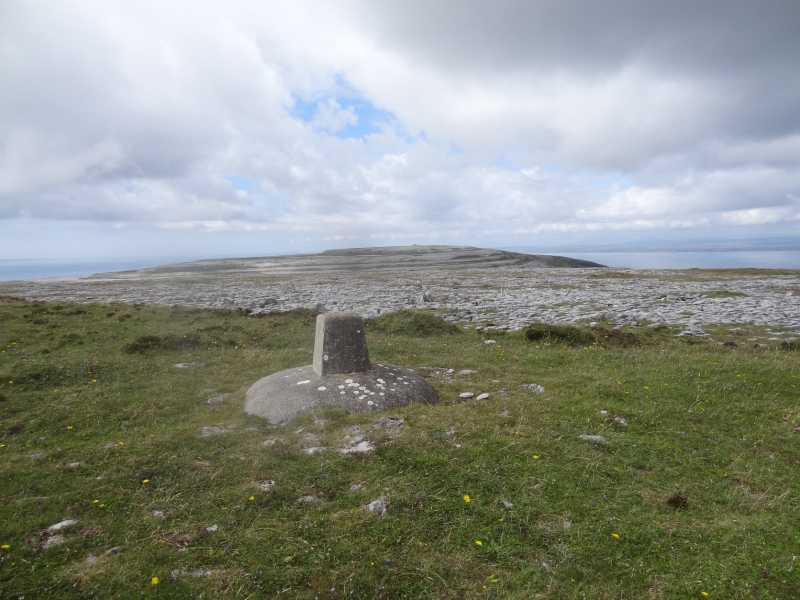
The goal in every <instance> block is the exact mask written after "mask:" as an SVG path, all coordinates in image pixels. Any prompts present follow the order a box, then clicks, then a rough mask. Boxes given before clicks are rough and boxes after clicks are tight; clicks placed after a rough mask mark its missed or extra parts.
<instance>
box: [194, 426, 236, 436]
mask: <svg viewBox="0 0 800 600" xmlns="http://www.w3.org/2000/svg"><path fill="white" fill-rule="evenodd" d="M228 431H229V429H228V428H227V427H225V426H224V425H207V426H205V427H203V428H201V429H200V437H202V438H209V437H214V436H218V435H223V434H226V433H228Z"/></svg>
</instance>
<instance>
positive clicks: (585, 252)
mask: <svg viewBox="0 0 800 600" xmlns="http://www.w3.org/2000/svg"><path fill="white" fill-rule="evenodd" d="M500 249H502V250H508V251H512V252H522V253H526V254H545V255H562V256H568V257H570V258H575V259H580V260H589V261H593V262H597V263H601V264H603V265H607V266H609V267H612V268H630V269H690V268H697V269H715V268H716V269H735V268H763V269H800V248H787V249H761V248H747V249H736V250H732V249H728V248H726V247H724V246H720V247H716V248H708V249H702V250H700V249H697V248H696V247H694V249H676V250H663V249H637V250H634V251H622V250H618V249H613V250H612V249H605V248H604V249H601V250H592V249H581V250H574V251H570V250H559V251H555V250H550V249H547V250H543V249H541V248H536V247H533V246H503V247H501V248H500ZM264 255H272V256H278V255H280V253H269V252H265V253H264ZM217 258H227V257H207V259H209V260H214V259H217ZM194 260H199V259H198V258H197V257H156V258H140V259H136V258H122V259H107V258H94V259H91V258H87V259H71V260H61V259H0V281H15V280H21V281H36V280H46V279H57V278H73V277H88V276H89V275H94V274H96V273H110V272H117V271H127V270H131V269H143V268H147V267H158V266H162V265H166V264H174V263H179V262H188V261H194Z"/></svg>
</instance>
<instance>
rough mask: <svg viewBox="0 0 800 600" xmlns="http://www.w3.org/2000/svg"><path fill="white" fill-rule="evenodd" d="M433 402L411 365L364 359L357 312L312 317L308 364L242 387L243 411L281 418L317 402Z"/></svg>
mask: <svg viewBox="0 0 800 600" xmlns="http://www.w3.org/2000/svg"><path fill="white" fill-rule="evenodd" d="M438 401H439V396H438V395H437V394H436V391H435V390H434V389H433V388H432V387H431V386H430V385H429V384H428V382H427V381H425V380H424V379H422V377H420V376H419V375H417V374H416V373H415V372H414V371H413V370H412V369H406V368H404V367H398V366H396V365H387V364H383V363H375V364H371V363H370V362H369V353H368V352H367V338H366V330H365V328H364V321H363V319H361V317H359V316H358V315H354V314H351V313H327V314H323V315H319V316H318V317H317V329H316V335H315V338H314V359H313V364H312V365H307V366H304V367H297V368H295V369H287V370H286V371H280V372H279V373H273V374H272V375H268V376H266V377H264V378H262V379H259V380H258V381H257V382H256V383H254V384H253V385H252V387H251V388H250V389H249V390H248V391H247V400H246V402H245V405H244V410H245V412H246V413H247V414H251V415H256V416H259V417H264V418H265V419H267V420H269V421H270V422H271V423H283V422H285V421H288V420H290V419H292V418H293V417H295V416H297V415H299V414H300V413H303V412H306V411H309V410H313V409H315V408H322V407H330V408H335V407H339V408H343V409H345V410H347V411H350V412H367V411H378V410H384V409H386V408H392V407H395V406H403V405H406V404H412V403H414V402H421V403H424V404H436V403H437V402H438Z"/></svg>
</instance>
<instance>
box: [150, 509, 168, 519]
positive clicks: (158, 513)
mask: <svg viewBox="0 0 800 600" xmlns="http://www.w3.org/2000/svg"><path fill="white" fill-rule="evenodd" d="M150 515H151V516H152V517H153V518H154V519H165V518H166V516H165V515H164V511H163V510H154V511H153V512H151V513H150Z"/></svg>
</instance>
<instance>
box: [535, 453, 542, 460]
mask: <svg viewBox="0 0 800 600" xmlns="http://www.w3.org/2000/svg"><path fill="white" fill-rule="evenodd" d="M540 458H541V457H540V456H539V455H538V454H534V455H533V460H539V459H540Z"/></svg>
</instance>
